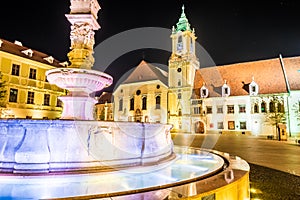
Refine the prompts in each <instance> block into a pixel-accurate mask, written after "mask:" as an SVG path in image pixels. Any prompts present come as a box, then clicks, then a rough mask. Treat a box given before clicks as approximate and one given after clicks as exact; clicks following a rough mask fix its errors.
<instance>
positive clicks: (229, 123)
mask: <svg viewBox="0 0 300 200" xmlns="http://www.w3.org/2000/svg"><path fill="white" fill-rule="evenodd" d="M234 129H235V125H234V121H228V130H234Z"/></svg>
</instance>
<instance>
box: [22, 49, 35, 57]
mask: <svg viewBox="0 0 300 200" xmlns="http://www.w3.org/2000/svg"><path fill="white" fill-rule="evenodd" d="M22 53H24V54H25V55H26V56H29V57H32V55H33V51H32V50H31V49H26V50H24V51H22Z"/></svg>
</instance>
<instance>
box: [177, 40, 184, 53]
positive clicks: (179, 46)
mask: <svg viewBox="0 0 300 200" xmlns="http://www.w3.org/2000/svg"><path fill="white" fill-rule="evenodd" d="M182 48H183V44H182V42H178V43H177V50H178V51H181V50H182Z"/></svg>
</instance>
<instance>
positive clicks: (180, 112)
mask: <svg viewBox="0 0 300 200" xmlns="http://www.w3.org/2000/svg"><path fill="white" fill-rule="evenodd" d="M178 116H182V111H181V108H179V110H178Z"/></svg>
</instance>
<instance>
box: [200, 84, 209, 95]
mask: <svg viewBox="0 0 300 200" xmlns="http://www.w3.org/2000/svg"><path fill="white" fill-rule="evenodd" d="M200 97H201V98H207V97H208V89H207V87H205V83H204V84H203V86H202V87H201V88H200Z"/></svg>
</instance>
